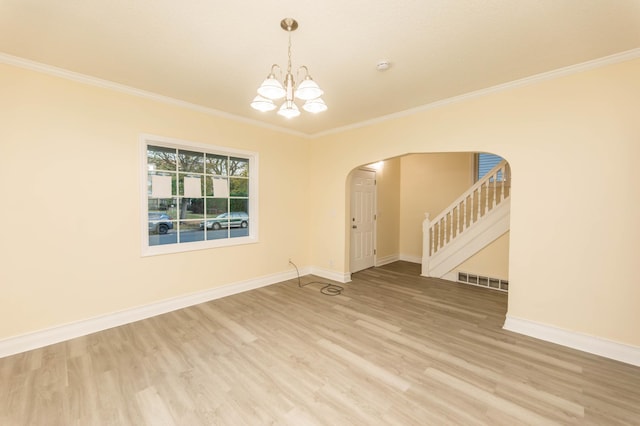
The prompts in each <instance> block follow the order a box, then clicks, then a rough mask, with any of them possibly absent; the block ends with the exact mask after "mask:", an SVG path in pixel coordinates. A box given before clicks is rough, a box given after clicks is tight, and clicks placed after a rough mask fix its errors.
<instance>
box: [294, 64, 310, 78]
mask: <svg viewBox="0 0 640 426" xmlns="http://www.w3.org/2000/svg"><path fill="white" fill-rule="evenodd" d="M302 69H304V78H303V80H304V79H305V78H307V77H309V78H311V74H309V68H307V66H306V65H300V66H299V67H298V71H296V77H298V79H300V70H302Z"/></svg>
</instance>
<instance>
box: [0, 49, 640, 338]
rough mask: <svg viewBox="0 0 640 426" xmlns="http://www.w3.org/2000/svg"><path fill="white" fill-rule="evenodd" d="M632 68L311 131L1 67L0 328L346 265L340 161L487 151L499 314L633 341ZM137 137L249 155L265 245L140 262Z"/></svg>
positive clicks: (637, 319)
mask: <svg viewBox="0 0 640 426" xmlns="http://www.w3.org/2000/svg"><path fill="white" fill-rule="evenodd" d="M638 75H640V60H633V61H628V62H626V63H621V64H616V65H610V66H606V67H602V68H598V69H594V70H590V71H586V72H582V73H579V74H574V75H570V76H565V77H561V78H556V79H554V80H549V81H545V82H539V83H535V84H530V85H528V86H524V87H519V88H514V89H510V90H504V91H501V92H498V93H494V94H491V95H486V96H483V97H478V98H473V99H468V100H466V101H462V102H457V103H452V104H449V105H446V106H442V107H439V108H435V109H430V110H425V111H423V112H420V113H416V114H413V115H410V116H406V117H401V118H396V119H394V120H390V121H386V122H381V123H379V124H375V125H371V126H368V127H364V128H359V129H353V130H348V131H343V132H341V133H338V134H332V135H326V136H324V137H319V138H317V139H313V140H310V141H309V140H303V139H301V138H296V137H294V136H290V135H286V134H282V133H277V132H273V131H269V130H266V129H264V128H257V127H255V128H254V127H251V126H249V125H247V124H244V123H239V122H231V121H227V120H223V119H220V118H216V117H212V116H210V115H205V114H201V113H198V112H193V111H189V110H185V109H181V108H178V107H172V106H168V105H164V104H159V103H155V102H152V101H147V100H143V99H139V98H135V97H132V96H128V95H124V94H120V93H116V92H112V91H108V90H103V89H99V88H95V87H89V86H85V85H82V84H78V83H73V82H69V81H64V80H60V79H57V78H53V77H49V76H45V75H42V74H37V73H33V72H30V71H24V70H21V69H17V68H13V67H8V66H0V93H2V96H0V114H1V115H0V116H2V120H3V124H2V126H0V194H2V196H3V203H2V207H3V208H2V209H0V223H1V224H2V227H3V228H2V238H0V262H2V265H1V267H0V292H1V294H2V297H1V298H0V339H2V338H6V337H10V336H14V335H18V334H23V333H28V332H31V331H35V330H41V329H44V328H48V327H52V326H56V325H60V324H64V323H68V322H72V321H77V320H80V319H85V318H91V317H95V316H99V315H104V314H109V313H112V312H116V311H119V310H123V309H127V308H131V307H136V306H143V305H146V304H149V303H153V302H155V301H158V300H163V299H166V298H170V297H175V296H180V295H185V294H189V293H192V292H197V291H200V290H203V289H208V288H212V287H216V286H220V285H223V284H226V283H231V282H238V281H241V280H243V279H250V278H255V277H260V276H264V275H268V274H271V273H275V272H280V271H283V270H286V268H287V266H288V265H286V264H287V260H288V258H289V257H291V258H292V259H294V261H297V263H298V264H299V265H300V266H305V265H308V266H313V267H316V268H323V269H327V270H332V271H335V272H337V273H344V272H346V271H348V251H346V250H345V249H346V246H347V243H346V241H347V238H346V237H347V235H348V228H347V224H348V217H347V215H348V209H346V206H347V204H346V201H347V191H346V179H347V176H348V174H349V172H350V171H351V170H352V169H354V168H355V167H358V166H359V165H362V164H368V163H372V162H375V161H378V160H380V159H384V158H392V157H396V156H399V155H404V154H409V153H442V152H475V151H488V152H493V153H496V154H499V155H501V156H503V157H504V158H506V159H507V160H508V161H509V163H510V164H511V167H512V172H513V187H512V189H513V195H512V199H511V231H510V248H509V251H510V256H509V275H510V276H509V278H510V280H509V281H510V291H509V314H510V315H512V316H514V317H518V318H523V319H528V320H531V321H536V322H539V323H543V324H548V325H553V326H556V327H560V328H564V329H567V330H570V331H576V332H582V333H587V334H591V335H595V336H598V337H602V338H605V339H610V340H613V341H618V342H622V343H627V344H631V345H635V346H640V333H639V332H638V328H637V324H639V323H640V310H638V309H637V303H638V300H640V286H638V285H637V279H636V263H637V256H638V253H640V225H638V222H637V218H638V217H640V184H639V182H640V167H638V166H637V164H636V163H637V161H638V159H639V158H640V139H639V135H640V120H638V111H639V110H640V79H639V78H638ZM140 133H153V134H158V135H160V136H165V137H173V138H179V139H185V140H192V141H196V142H203V143H211V144H215V145H223V146H230V147H234V148H239V149H247V150H255V151H258V152H259V154H260V182H259V185H260V218H259V219H260V229H261V232H260V243H258V244H253V245H247V246H239V247H231V248H225V249H223V250H217V249H216V250H202V251H198V252H189V253H181V254H175V255H169V256H156V257H148V258H141V257H140V233H141V230H140V223H139V217H140V199H139V197H140V194H139V181H138V179H139V167H140V154H139V135H140ZM328 164H330V165H331V170H330V172H327V165H328ZM541 164H544V166H543V167H541ZM541 188H543V189H541ZM550 188H553V189H554V190H553V191H551V190H549V189H550ZM309 194H313V196H310V195H309ZM540 205H545V206H555V208H545V209H540V208H539V206H540ZM603 206H605V207H604V208H603ZM285 216H286V217H287V218H288V220H287V226H283V222H282V217H285ZM103 219H104V221H108V225H107V226H104V223H103V222H104V221H103ZM320 223H321V224H322V226H317V224H320ZM327 230H332V231H333V232H327ZM330 265H333V266H330ZM203 270H206V271H207V273H206V274H203V273H202V271H203Z"/></svg>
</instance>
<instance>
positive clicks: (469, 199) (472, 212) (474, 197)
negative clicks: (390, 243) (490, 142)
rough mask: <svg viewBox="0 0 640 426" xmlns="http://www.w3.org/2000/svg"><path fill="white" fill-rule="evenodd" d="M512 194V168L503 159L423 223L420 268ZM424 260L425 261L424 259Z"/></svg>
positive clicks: (426, 217) (426, 215) (427, 217)
mask: <svg viewBox="0 0 640 426" xmlns="http://www.w3.org/2000/svg"><path fill="white" fill-rule="evenodd" d="M510 195H511V170H510V168H509V164H508V163H507V162H506V161H505V160H502V161H501V162H500V163H498V164H497V165H496V166H495V167H494V168H493V169H491V171H489V172H488V173H487V174H486V175H484V177H482V179H480V180H478V181H477V182H476V183H475V184H473V186H471V187H470V188H469V189H467V190H466V191H465V192H464V193H463V194H462V195H460V196H459V197H458V198H457V199H456V200H455V201H454V202H453V203H451V204H450V205H449V206H448V207H447V208H445V209H444V210H443V211H442V213H440V214H439V215H438V216H436V217H435V218H434V219H433V220H430V219H429V214H428V213H425V220H424V222H423V225H422V228H423V252H422V253H423V268H424V267H425V263H428V257H430V256H433V255H434V254H436V253H437V252H438V251H439V250H441V249H442V248H443V247H445V246H446V245H447V244H449V243H451V242H452V241H453V240H455V239H456V238H457V237H458V236H459V235H460V234H462V233H463V232H464V231H465V230H466V229H468V228H470V227H471V226H472V225H474V224H475V223H477V222H478V221H480V220H482V218H483V217H485V216H486V214H487V213H488V212H489V211H491V210H492V209H493V208H495V207H496V206H497V205H499V204H500V203H502V202H504V201H505V200H507V199H508V198H509V196H510ZM425 260H427V262H425Z"/></svg>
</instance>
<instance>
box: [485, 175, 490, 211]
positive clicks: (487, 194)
mask: <svg viewBox="0 0 640 426" xmlns="http://www.w3.org/2000/svg"><path fill="white" fill-rule="evenodd" d="M485 183H486V188H487V189H486V196H485V197H484V214H487V212H488V211H489V189H490V188H491V179H489V180H487V181H486V182H485Z"/></svg>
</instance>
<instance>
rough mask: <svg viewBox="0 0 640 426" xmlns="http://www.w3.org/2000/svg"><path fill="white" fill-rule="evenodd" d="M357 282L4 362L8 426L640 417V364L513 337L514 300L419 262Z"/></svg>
mask: <svg viewBox="0 0 640 426" xmlns="http://www.w3.org/2000/svg"><path fill="white" fill-rule="evenodd" d="M313 279H314V278H313V277H303V278H302V281H303V283H306V282H309V281H312V280H313ZM344 287H345V291H344V293H343V295H341V296H335V297H329V296H324V295H321V294H320V292H319V291H318V290H319V288H320V286H319V285H317V284H311V285H309V286H306V287H304V288H299V287H298V284H297V281H296V280H291V281H286V282H283V283H280V284H276V285H273V286H269V287H266V288H262V289H258V290H253V291H250V292H247V293H242V294H238V295H234V296H231V297H227V298H224V299H220V300H216V301H212V302H209V303H204V304H201V305H198V306H194V307H190V308H187V309H182V310H179V311H176V312H172V313H169V314H165V315H161V316H158V317H155V318H151V319H148V320H144V321H139V322H136V323H134V324H129V325H126V326H122V327H118V328H114V329H111V330H107V331H103V332H100V333H96V334H92V335H89V336H86V337H82V338H78V339H74V340H71V341H68V342H64V343H60V344H56V345H52V346H49V347H46V348H42V349H38V350H34V351H30V352H26V353H23V354H18V355H15V356H11V357H6V358H3V359H0V424H1V425H190V426H191V425H208V424H219V425H234V426H235V425H266V424H290V425H316V424H318V425H430V424H433V425H444V424H464V425H476V424H490V425H501V424H504V425H517V424H535V425H543V424H580V425H583V424H586V425H614V424H640V368H637V367H633V366H630V365H626V364H622V363H618V362H614V361H611V360H607V359H604V358H600V357H597V356H593V355H589V354H585V353H581V352H578V351H575V350H571V349H567V348H563V347H561V346H557V345H553V344H550V343H545V342H542V341H538V340H535V339H530V338H527V337H524V336H520V335H517V334H513V333H510V332H507V331H503V330H502V329H501V326H502V324H503V321H504V315H505V312H506V304H507V297H506V295H505V294H503V293H499V292H493V291H489V290H484V289H478V288H474V287H470V286H465V285H458V284H452V283H445V282H443V281H439V280H434V279H427V278H421V277H419V265H413V264H410V263H405V262H397V263H395V264H392V265H388V266H386V267H382V268H374V269H370V270H366V271H363V272H360V273H357V274H354V277H353V282H351V283H349V284H346V285H344Z"/></svg>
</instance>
